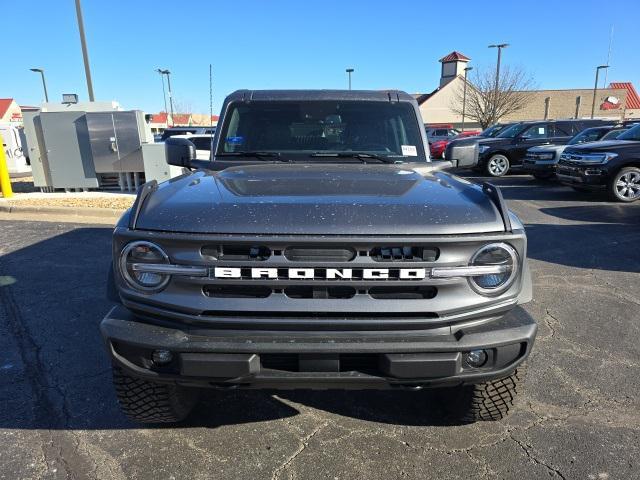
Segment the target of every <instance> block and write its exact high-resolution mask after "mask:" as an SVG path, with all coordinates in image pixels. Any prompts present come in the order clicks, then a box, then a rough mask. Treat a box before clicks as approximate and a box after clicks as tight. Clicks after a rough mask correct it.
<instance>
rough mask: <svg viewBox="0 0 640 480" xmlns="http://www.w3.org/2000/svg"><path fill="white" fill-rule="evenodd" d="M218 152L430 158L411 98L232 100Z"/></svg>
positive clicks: (293, 156) (294, 156) (296, 157)
mask: <svg viewBox="0 0 640 480" xmlns="http://www.w3.org/2000/svg"><path fill="white" fill-rule="evenodd" d="M225 118H226V121H225V122H224V123H225V124H224V126H223V129H222V132H221V136H220V143H219V146H218V150H217V155H229V156H233V155H234V154H235V155H237V154H241V153H243V152H245V153H246V152H260V153H261V154H264V153H271V154H272V155H273V154H274V153H278V154H280V153H282V154H284V155H286V157H287V158H288V159H294V160H303V159H304V160H310V159H311V158H314V159H315V160H317V159H318V158H317V157H324V156H330V155H332V154H336V155H337V154H341V156H342V154H346V155H348V154H350V153H355V152H360V153H370V154H373V155H376V156H380V157H385V158H391V159H397V160H400V161H401V160H406V161H426V160H427V157H426V156H425V152H424V149H423V146H422V137H421V135H420V124H419V123H418V119H417V118H416V114H415V111H414V108H413V106H412V105H411V104H410V103H403V102H399V103H390V102H371V101H368V102H361V101H335V100H327V101H283V102H252V103H236V104H232V105H231V106H230V108H229V110H228V111H227V114H226V116H225Z"/></svg>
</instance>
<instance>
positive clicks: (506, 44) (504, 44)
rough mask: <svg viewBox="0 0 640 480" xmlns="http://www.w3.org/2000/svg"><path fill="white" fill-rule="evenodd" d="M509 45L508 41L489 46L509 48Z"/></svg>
mask: <svg viewBox="0 0 640 480" xmlns="http://www.w3.org/2000/svg"><path fill="white" fill-rule="evenodd" d="M508 46H509V44H508V43H497V44H494V45H489V48H507V47H508Z"/></svg>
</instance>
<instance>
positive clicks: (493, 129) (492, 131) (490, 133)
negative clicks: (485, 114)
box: [480, 123, 505, 137]
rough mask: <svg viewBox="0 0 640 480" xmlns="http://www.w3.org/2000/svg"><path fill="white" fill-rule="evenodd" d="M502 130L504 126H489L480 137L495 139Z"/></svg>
mask: <svg viewBox="0 0 640 480" xmlns="http://www.w3.org/2000/svg"><path fill="white" fill-rule="evenodd" d="M504 128H505V126H504V125H501V124H499V123H496V124H495V125H491V126H490V127H489V128H487V129H486V130H484V131H483V132H482V133H481V134H480V135H481V136H483V137H495V136H496V135H497V134H498V133H500V130H503V129H504Z"/></svg>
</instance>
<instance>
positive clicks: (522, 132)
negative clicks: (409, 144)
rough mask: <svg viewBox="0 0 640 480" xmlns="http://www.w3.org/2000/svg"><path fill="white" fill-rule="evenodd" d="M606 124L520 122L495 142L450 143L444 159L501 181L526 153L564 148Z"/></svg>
mask: <svg viewBox="0 0 640 480" xmlns="http://www.w3.org/2000/svg"><path fill="white" fill-rule="evenodd" d="M610 123H611V121H605V120H547V121H536V122H520V123H516V124H514V125H512V126H511V127H509V128H507V129H505V130H503V131H502V132H500V133H499V134H498V135H497V136H496V137H495V138H481V139H480V140H474V139H464V138H463V139H460V140H456V141H454V142H451V143H450V144H449V145H448V146H447V149H446V151H445V158H446V159H447V160H450V161H452V162H453V163H454V165H456V166H459V167H473V168H475V169H476V170H479V171H483V172H485V173H486V174H487V175H489V176H491V177H500V176H502V175H504V174H506V173H507V172H508V171H509V170H510V169H512V168H519V167H521V166H522V160H523V159H524V157H525V155H526V153H527V150H528V149H529V148H531V147H535V146H538V145H549V144H555V145H563V144H566V143H567V142H568V141H569V140H570V139H571V138H572V137H573V136H575V135H576V134H577V133H579V132H581V131H582V130H584V129H585V128H587V127H594V126H597V125H606V124H610Z"/></svg>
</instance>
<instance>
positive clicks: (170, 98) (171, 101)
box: [157, 68, 173, 126]
mask: <svg viewBox="0 0 640 480" xmlns="http://www.w3.org/2000/svg"><path fill="white" fill-rule="evenodd" d="M157 72H158V73H160V74H161V75H166V76H167V86H168V87H169V108H170V109H171V126H173V95H171V77H170V75H171V72H170V71H169V70H167V69H164V70H163V69H161V68H158V70H157ZM162 88H163V92H164V82H163V83H162ZM165 108H167V105H166V103H165Z"/></svg>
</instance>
